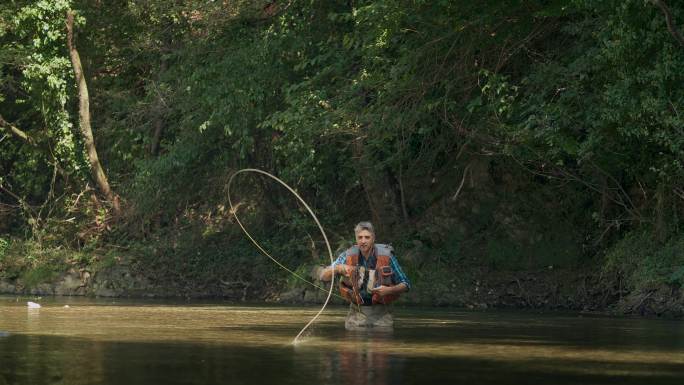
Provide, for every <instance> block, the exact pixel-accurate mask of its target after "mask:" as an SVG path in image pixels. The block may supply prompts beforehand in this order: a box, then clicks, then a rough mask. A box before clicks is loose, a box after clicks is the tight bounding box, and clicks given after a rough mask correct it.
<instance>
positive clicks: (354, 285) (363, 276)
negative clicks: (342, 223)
mask: <svg viewBox="0 0 684 385" xmlns="http://www.w3.org/2000/svg"><path fill="white" fill-rule="evenodd" d="M345 253H346V256H345V264H346V265H348V266H352V267H354V269H353V270H352V273H351V274H350V276H349V277H344V278H343V279H342V280H340V294H341V295H342V296H343V297H344V298H345V299H347V300H348V301H349V302H351V303H354V304H359V305H370V304H389V303H391V302H393V301H395V300H396V299H397V298H399V295H398V294H391V295H386V296H384V297H381V296H380V295H379V294H377V293H375V292H374V291H373V289H374V288H376V287H379V286H394V285H395V284H396V279H395V277H394V271H392V265H391V262H390V261H391V258H392V254H393V250H392V247H391V246H389V245H383V244H375V245H374V250H373V253H371V256H370V257H369V258H368V259H363V262H364V263H363V264H359V262H360V260H361V259H362V258H360V257H359V256H360V255H361V252H360V250H359V248H358V246H353V247H351V248H349V249H348V250H347V251H346V252H345ZM364 298H366V299H364ZM368 298H370V302H371V303H367V302H369V301H368Z"/></svg>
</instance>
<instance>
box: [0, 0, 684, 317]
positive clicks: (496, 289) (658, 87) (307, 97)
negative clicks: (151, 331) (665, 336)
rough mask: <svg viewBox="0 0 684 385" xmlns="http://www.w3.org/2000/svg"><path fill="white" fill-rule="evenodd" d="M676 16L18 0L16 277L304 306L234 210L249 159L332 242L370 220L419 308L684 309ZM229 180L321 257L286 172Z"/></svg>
mask: <svg viewBox="0 0 684 385" xmlns="http://www.w3.org/2000/svg"><path fill="white" fill-rule="evenodd" d="M682 27H684V5H683V4H682V3H681V2H677V1H670V2H667V1H659V0H652V1H644V0H621V1H613V0H600V1H599V0H572V1H554V0H548V1H542V0H538V1H477V2H472V1H457V0H453V1H437V0H432V1H427V0H425V1H423V0H413V1H408V0H406V1H394V0H377V1H313V0H306V1H305V0H291V1H257V0H255V1H240V0H235V1H229V0H225V1H191V0H188V1H162V0H146V1H123V0H114V1H100V0H89V1H70V0H51V1H47V0H38V1H19V0H17V1H14V0H12V1H4V2H3V3H2V5H0V278H2V280H3V282H4V286H3V287H4V291H5V292H24V293H38V294H40V293H48V294H49V293H51V291H50V290H51V289H50V286H45V285H46V284H47V285H49V284H50V283H51V282H52V283H54V282H57V281H60V280H64V277H66V276H73V277H74V279H76V280H77V281H79V282H80V284H81V286H80V287H78V288H74V289H73V292H69V293H71V294H73V293H81V294H88V293H90V294H93V293H95V294H98V293H99V294H102V295H174V296H175V295H181V296H226V297H239V298H241V299H273V300H277V299H280V298H281V297H282V295H283V293H285V292H288V290H289V292H292V291H294V292H296V293H301V295H302V298H309V297H307V294H306V289H303V288H305V285H304V284H302V283H297V282H296V281H294V280H293V279H292V278H291V277H289V276H288V275H287V274H286V273H284V272H283V271H281V270H279V269H278V268H277V266H275V265H274V264H272V263H271V262H269V261H268V260H267V259H266V258H264V257H263V256H260V255H259V254H258V251H257V250H256V249H255V248H254V247H253V246H252V245H251V244H250V243H249V241H248V240H247V239H246V238H245V237H244V235H243V234H242V232H241V230H240V229H239V227H237V226H236V224H235V222H234V219H233V218H232V215H231V212H230V207H229V205H228V196H227V189H226V184H227V181H228V178H229V177H230V175H232V173H233V172H235V171H236V170H239V169H241V168H245V167H251V168H260V169H263V170H267V171H269V172H272V173H274V174H275V175H277V176H278V177H280V178H282V179H283V180H285V181H286V182H287V183H289V184H290V185H292V186H293V187H294V188H296V189H297V191H298V192H299V193H300V194H302V196H303V197H304V199H306V200H307V201H308V202H309V204H310V205H311V206H312V207H314V210H315V211H316V212H317V214H318V215H319V217H320V219H321V222H322V223H323V225H324V226H325V228H326V230H327V231H328V236H329V238H330V239H331V241H332V243H333V245H332V246H333V248H336V249H338V250H339V249H342V248H344V247H346V246H349V245H350V244H351V242H352V241H353V233H352V228H353V226H354V224H355V223H356V222H358V221H360V220H367V219H370V220H372V221H373V222H374V223H375V224H376V226H377V227H378V238H379V239H378V240H379V241H381V242H385V243H392V244H393V245H394V247H395V249H396V250H397V252H398V257H399V260H400V261H401V263H402V266H404V268H405V270H407V273H408V275H409V276H410V277H411V278H412V280H413V281H414V290H413V291H412V292H411V293H410V294H409V296H407V297H408V298H409V301H411V302H416V303H425V304H437V305H444V304H453V305H466V306H488V305H502V306H506V305H512V306H533V307H544V306H555V307H566V308H580V309H603V308H606V307H611V306H618V307H620V306H621V309H622V310H624V311H627V312H641V313H653V312H655V313H658V314H660V313H668V312H670V313H674V314H680V315H681V314H682V309H684V305H683V303H682V301H683V299H682V289H681V286H682V283H684V236H682V233H681V231H680V230H681V226H682V223H683V221H682V218H683V217H684V182H683V181H684V179H683V178H682V177H683V176H684V172H683V170H684V169H683V167H684V166H683V165H682V161H683V160H684V156H683V155H684V132H683V131H684V87H683V86H684V38H683V37H682V33H681V28H682ZM69 31H71V32H69ZM79 71H80V72H79ZM89 132H90V137H89V136H88V133H89ZM231 193H232V194H233V199H234V200H235V201H239V202H240V207H239V213H240V215H241V217H242V218H243V220H244V222H245V223H246V225H247V226H248V228H249V229H250V230H251V231H253V232H254V233H255V237H256V238H257V239H259V241H260V242H263V244H264V246H265V248H266V249H268V250H269V252H271V253H272V254H273V255H274V256H276V257H277V258H279V259H280V260H281V261H283V263H285V264H286V265H288V266H289V267H291V268H292V269H295V270H297V271H299V272H302V273H303V274H307V273H308V271H309V270H310V269H311V267H312V266H315V265H318V264H323V263H326V261H327V260H328V258H329V257H328V255H327V251H326V248H325V246H324V244H323V243H322V236H321V235H320V234H319V233H318V230H317V229H316V227H315V225H314V223H313V221H312V220H311V219H310V218H308V217H307V216H306V215H305V214H304V212H303V211H302V210H301V207H298V206H297V204H296V201H295V200H294V199H293V197H292V196H290V195H289V193H287V192H286V191H285V190H284V189H282V188H280V187H279V186H278V185H277V184H275V183H273V182H272V181H269V180H267V179H264V178H258V177H242V176H241V177H240V178H239V182H238V183H237V184H236V187H235V188H234V191H231ZM105 272H106V273H105ZM98 274H100V278H99V283H97V285H99V286H98V287H99V290H100V291H99V292H97V291H95V292H92V291H90V292H89V291H88V289H87V286H88V285H93V284H94V283H92V282H94V281H93V280H95V279H96V278H97V277H98ZM89 282H90V283H89ZM578 282H581V285H580V284H579V283H578ZM579 286H582V290H583V291H582V293H581V294H578V291H577V290H578V287H579ZM0 289H2V288H0ZM79 290H80V291H79ZM301 290H304V291H301ZM52 292H56V291H55V290H54V288H53V289H52ZM464 293H469V294H464ZM296 295H299V294H296ZM487 295H489V296H490V297H491V298H490V297H487ZM312 298H313V299H315V298H316V297H315V296H314V297H311V298H309V299H312ZM649 303H650V304H651V305H650V307H648V306H649V305H648V304H649ZM656 305H657V306H656ZM654 309H655V310H654ZM677 309H678V310H677Z"/></svg>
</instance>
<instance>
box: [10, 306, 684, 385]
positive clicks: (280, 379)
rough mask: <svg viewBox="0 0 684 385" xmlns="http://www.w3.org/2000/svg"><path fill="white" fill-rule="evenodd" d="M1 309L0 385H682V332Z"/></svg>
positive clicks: (231, 309)
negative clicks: (372, 325)
mask: <svg viewBox="0 0 684 385" xmlns="http://www.w3.org/2000/svg"><path fill="white" fill-rule="evenodd" d="M29 300H34V299H31V298H17V297H0V385H8V384H11V385H15V384H22V385H23V384H26V385H43V384H64V385H80V384H112V385H114V384H117V385H134V384H141V385H142V384H145V385H151V384H203V385H206V384H346V385H351V384H374V385H385V384H387V385H395V384H549V385H551V384H553V385H557V384H578V385H579V384H582V385H587V384H643V385H655V384H678V385H679V384H682V383H684V323H683V322H681V321H668V320H652V319H651V320H649V319H635V318H610V317H602V316H588V315H584V316H581V315H577V314H558V313H538V312H511V311H466V310H460V309H448V308H439V309H432V308H430V309H425V308H411V307H400V306H397V307H395V309H394V314H395V328H394V331H393V332H391V333H381V332H376V333H360V332H347V331H345V330H344V327H343V323H344V315H345V313H346V309H345V308H344V307H341V306H331V307H329V309H326V311H325V312H324V313H323V315H322V316H321V318H319V321H317V322H316V323H315V324H314V327H313V328H312V330H310V331H309V332H308V333H307V335H306V336H305V337H304V338H303V340H302V341H301V342H300V343H298V344H296V345H293V344H292V340H293V338H294V337H295V335H296V334H297V333H298V332H299V330H300V329H301V327H302V326H303V325H304V324H305V323H306V322H307V321H308V320H309V319H310V318H311V317H312V316H313V315H314V314H315V313H316V311H317V310H318V309H317V308H314V307H286V306H264V305H253V306H245V305H235V304H226V303H220V302H214V303H207V302H187V303H185V302H183V303H179V302H167V301H143V300H119V299H116V300H111V299H110V300H101V299H84V298H44V299H41V300H38V301H36V302H40V303H41V305H42V307H41V308H40V309H29V308H28V307H27V301H29Z"/></svg>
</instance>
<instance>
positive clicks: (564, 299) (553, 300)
mask: <svg viewBox="0 0 684 385" xmlns="http://www.w3.org/2000/svg"><path fill="white" fill-rule="evenodd" d="M264 263H267V261H264ZM37 271H38V273H33V274H32V273H31V272H25V273H24V274H21V275H19V276H17V277H15V278H14V279H12V278H7V277H4V278H0V294H10V295H33V296H86V297H105V298H124V297H125V298H186V299H207V298H221V299H226V300H230V301H236V302H240V301H242V302H254V301H264V302H271V303H287V304H312V303H322V302H323V301H324V300H325V297H326V296H327V292H326V291H323V290H320V289H316V288H314V287H312V286H310V285H308V284H306V283H302V282H299V281H295V282H292V281H290V282H288V281H287V280H283V279H275V280H274V281H273V282H271V284H267V285H264V284H253V283H250V282H247V281H226V280H218V281H211V282H205V283H204V284H203V285H201V286H199V285H196V286H191V285H188V284H187V283H185V282H176V283H175V284H169V281H168V280H166V279H163V277H155V276H153V275H150V274H146V272H145V271H144V270H141V269H140V266H137V265H136V264H135V263H131V262H130V261H128V260H125V259H122V260H119V261H109V262H107V263H106V264H101V263H100V264H99V265H98V264H95V265H90V266H80V267H78V266H72V267H70V268H68V269H66V270H65V271H63V272H61V273H52V274H45V273H44V272H43V273H42V274H43V276H42V277H37V274H38V275H39V274H41V273H40V271H41V269H37ZM445 277H449V278H448V279H445ZM332 301H333V303H336V302H340V303H341V300H340V299H338V298H335V297H333V299H332ZM399 304H404V305H418V306H435V307H457V308H468V309H504V308H505V309H538V310H569V311H578V312H592V313H594V312H598V313H607V314H612V315H639V316H656V317H665V318H683V317H684V292H683V291H682V289H681V288H673V287H668V286H667V285H660V286H653V287H651V288H649V289H648V290H628V289H626V288H625V287H623V286H622V283H621V281H620V280H619V279H615V278H612V279H610V278H607V277H606V275H605V274H603V273H601V272H597V271H596V270H595V269H592V270H579V269H557V268H553V267H548V268H547V269H543V270H536V271H487V270H483V269H481V268H472V269H469V270H463V269H459V271H448V270H447V271H442V272H441V273H440V274H439V276H436V275H434V276H422V277H420V279H417V280H416V282H415V283H414V285H413V288H412V290H411V291H410V292H409V293H407V294H406V295H404V296H403V297H402V298H401V299H400V302H399Z"/></svg>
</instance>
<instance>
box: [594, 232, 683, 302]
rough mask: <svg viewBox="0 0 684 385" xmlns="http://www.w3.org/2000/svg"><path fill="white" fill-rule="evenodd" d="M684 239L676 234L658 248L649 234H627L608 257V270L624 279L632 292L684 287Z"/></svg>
mask: <svg viewBox="0 0 684 385" xmlns="http://www.w3.org/2000/svg"><path fill="white" fill-rule="evenodd" d="M683 247H684V236H682V235H681V234H673V235H672V236H671V237H670V238H669V239H668V240H666V241H665V242H664V243H662V244H659V242H658V241H657V240H655V239H654V238H653V236H652V234H650V233H649V232H647V231H643V230H638V231H634V232H631V233H629V234H627V235H626V236H625V237H624V238H623V239H622V240H620V241H619V242H618V243H617V244H616V245H615V246H614V247H613V248H612V249H611V250H610V252H609V253H608V254H607V255H606V265H605V270H606V271H607V272H611V273H616V274H619V276H621V277H623V279H624V280H625V283H626V285H628V287H629V289H634V290H649V289H656V288H657V287H658V286H659V285H671V286H674V287H682V285H684V255H682V252H681V251H682V248H683Z"/></svg>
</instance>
